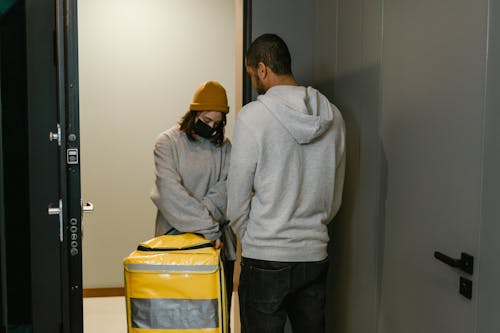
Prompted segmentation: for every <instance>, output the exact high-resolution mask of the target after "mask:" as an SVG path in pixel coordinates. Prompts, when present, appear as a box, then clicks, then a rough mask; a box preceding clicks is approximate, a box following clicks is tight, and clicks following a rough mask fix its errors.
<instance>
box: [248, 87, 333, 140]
mask: <svg viewBox="0 0 500 333" xmlns="http://www.w3.org/2000/svg"><path fill="white" fill-rule="evenodd" d="M257 100H258V101H260V102H261V103H262V104H264V105H265V106H266V107H267V109H268V110H269V112H271V113H272V114H273V115H274V116H275V117H276V118H277V119H278V121H279V122H280V123H281V124H282V125H283V127H285V128H286V129H287V131H288V132H289V133H290V134H291V135H292V137H293V138H294V139H295V141H297V142H298V143H299V144H308V143H310V142H312V141H314V140H315V139H316V138H317V137H319V136H321V135H322V134H323V133H324V132H325V131H326V130H327V129H329V128H330V126H332V123H333V117H334V113H333V109H332V105H331V104H330V102H329V101H328V99H327V98H326V97H325V96H323V95H322V94H321V93H320V92H319V91H317V90H316V89H314V88H312V87H302V86H274V87H272V88H270V89H269V90H268V91H267V92H266V93H265V94H264V95H260V96H259V97H258V98H257Z"/></svg>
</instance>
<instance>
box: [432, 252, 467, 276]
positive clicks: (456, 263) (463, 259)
mask: <svg viewBox="0 0 500 333" xmlns="http://www.w3.org/2000/svg"><path fill="white" fill-rule="evenodd" d="M434 258H436V259H438V260H439V261H442V262H444V263H445V264H447V265H449V266H451V267H455V268H458V269H461V270H462V271H464V272H466V273H469V274H471V275H472V274H473V273H474V257H473V256H471V255H470V254H467V253H465V252H462V254H461V256H460V259H454V258H451V257H448V256H447V255H446V254H443V253H441V252H434Z"/></svg>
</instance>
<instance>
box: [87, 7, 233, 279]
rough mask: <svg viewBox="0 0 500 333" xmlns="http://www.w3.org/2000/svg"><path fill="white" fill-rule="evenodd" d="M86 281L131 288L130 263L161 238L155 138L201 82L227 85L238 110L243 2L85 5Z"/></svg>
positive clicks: (173, 120) (229, 130)
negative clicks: (126, 266)
mask: <svg viewBox="0 0 500 333" xmlns="http://www.w3.org/2000/svg"><path fill="white" fill-rule="evenodd" d="M78 15H79V66H80V67H79V71H80V73H79V74H80V122H81V156H82V199H83V200H84V201H91V202H92V203H94V205H95V212H94V213H91V214H87V215H85V216H84V220H83V287H84V288H108V287H120V286H123V269H122V259H123V258H124V257H125V256H127V255H128V254H129V253H130V252H131V251H132V250H134V248H135V247H136V246H137V243H138V242H140V241H143V240H146V239H149V238H151V237H153V231H154V218H155V213H156V212H155V208H154V206H153V204H152V202H151V200H150V199H149V193H150V190H151V187H152V184H153V182H154V168H153V158H152V157H153V155H152V149H153V144H154V139H155V137H156V136H157V135H158V134H159V133H160V132H162V131H163V130H165V129H167V128H169V127H171V126H173V125H174V124H176V123H177V121H178V120H179V118H180V117H181V116H182V115H183V114H184V113H185V111H186V110H187V107H188V104H189V102H190V100H191V97H192V95H193V92H194V90H195V89H196V87H197V86H198V85H199V84H200V83H201V82H203V81H205V80H217V81H219V82H221V83H222V84H223V85H224V86H225V88H226V90H227V93H228V98H229V102H230V107H231V112H230V114H229V117H228V126H227V134H228V136H229V137H231V135H232V129H233V124H234V115H235V112H234V111H235V107H234V100H235V77H236V75H235V66H236V65H235V59H236V54H235V49H236V47H235V38H236V37H235V1H234V0H189V1H186V0H142V1H132V0H82V1H79V11H78Z"/></svg>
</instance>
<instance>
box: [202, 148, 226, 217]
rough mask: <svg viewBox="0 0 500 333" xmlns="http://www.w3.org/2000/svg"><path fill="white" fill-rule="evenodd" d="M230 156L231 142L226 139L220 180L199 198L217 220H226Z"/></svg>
mask: <svg viewBox="0 0 500 333" xmlns="http://www.w3.org/2000/svg"><path fill="white" fill-rule="evenodd" d="M230 158H231V143H230V142H229V141H228V142H227V143H226V146H225V147H224V153H223V155H222V163H221V164H222V170H221V175H220V180H219V181H218V182H217V183H216V184H214V185H213V186H212V187H211V188H210V189H209V190H208V193H207V195H206V196H205V197H204V198H203V199H202V200H201V201H202V202H203V204H204V205H205V206H206V207H207V208H208V210H209V211H210V214H211V215H212V217H213V218H214V219H215V220H216V221H218V222H225V221H226V220H227V217H226V210H227V174H228V172H229V160H230Z"/></svg>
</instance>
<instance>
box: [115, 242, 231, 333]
mask: <svg viewBox="0 0 500 333" xmlns="http://www.w3.org/2000/svg"><path fill="white" fill-rule="evenodd" d="M123 265H124V274H125V301H126V306H127V327H128V333H153V332H154V333H179V332H182V333H194V332H204V333H215V332H217V333H227V328H228V324H229V321H228V309H227V304H226V295H225V293H226V291H225V290H226V288H225V281H224V272H223V265H222V262H221V259H220V255H219V250H218V249H215V248H214V247H213V246H212V244H211V242H210V241H208V240H206V239H205V238H203V237H202V236H199V235H196V234H192V233H184V234H180V235H163V236H158V237H155V238H153V239H150V240H148V241H146V242H143V243H140V244H139V246H138V248H137V250H136V251H134V252H132V253H131V254H130V255H129V256H128V257H126V258H125V259H124V260H123Z"/></svg>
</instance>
